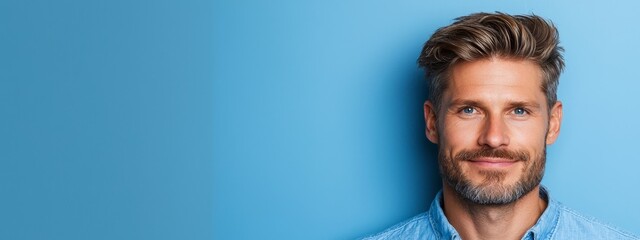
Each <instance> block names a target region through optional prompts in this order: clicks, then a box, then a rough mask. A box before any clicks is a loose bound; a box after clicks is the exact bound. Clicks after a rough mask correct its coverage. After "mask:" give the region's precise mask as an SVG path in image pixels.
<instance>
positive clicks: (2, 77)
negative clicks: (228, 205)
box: [0, 0, 214, 240]
mask: <svg viewBox="0 0 640 240" xmlns="http://www.w3.org/2000/svg"><path fill="white" fill-rule="evenodd" d="M213 21H214V20H213V4H212V3H210V2H208V1H124V0H123V1H80V0H66V1H11V0H2V1H0V114H1V115H0V116H1V117H0V239H7V240H17V239H29V240H31V239H33V240H40V239H211V238H213V228H212V225H213V220H212V219H213V217H212V216H213V207H212V206H213V204H212V202H213V184H212V180H213V179H212V175H213V163H212V159H213V158H214V157H213V147H212V146H213V121H214V117H213V101H214V99H213V97H212V96H213V80H212V79H213V78H214V77H213V67H212V65H213V55H214V53H213V42H214V41H213Z"/></svg>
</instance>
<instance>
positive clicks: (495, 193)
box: [438, 146, 546, 205]
mask: <svg viewBox="0 0 640 240" xmlns="http://www.w3.org/2000/svg"><path fill="white" fill-rule="evenodd" d="M444 152H445V151H443V149H440V151H438V162H439V165H440V174H441V175H442V178H443V179H444V181H445V182H446V184H448V185H449V186H451V187H452V188H453V189H454V190H455V191H456V192H457V193H458V195H459V196H460V197H462V199H464V200H465V201H467V202H470V203H475V204H480V205H505V204H510V203H513V202H515V201H516V200H518V199H520V198H521V197H522V196H524V195H525V194H527V193H529V192H531V191H532V190H533V189H534V188H535V187H536V186H538V185H539V184H540V182H541V181H542V176H543V175H544V166H545V161H546V146H544V147H543V152H542V154H539V155H536V156H535V158H534V159H532V158H531V156H530V154H528V153H527V152H525V151H510V150H505V149H487V148H483V149H479V150H463V151H461V152H460V153H458V154H456V155H455V156H454V157H453V158H451V157H449V156H446V155H444V154H443V153H444ZM478 157H497V158H506V159H511V160H514V161H518V162H522V163H523V165H524V167H523V168H522V173H521V175H520V179H518V180H517V181H516V182H515V183H513V184H505V183H504V180H505V178H506V177H507V174H508V172H507V171H504V170H480V171H479V174H480V175H482V176H483V177H484V179H483V180H482V182H480V183H479V184H474V183H473V182H472V181H471V179H469V177H468V176H465V174H464V173H463V172H462V166H461V164H460V163H461V162H462V161H468V160H472V159H475V158H478Z"/></svg>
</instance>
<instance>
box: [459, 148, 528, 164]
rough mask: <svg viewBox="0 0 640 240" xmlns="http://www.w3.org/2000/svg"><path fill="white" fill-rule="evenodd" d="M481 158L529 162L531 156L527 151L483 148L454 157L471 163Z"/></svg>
mask: <svg viewBox="0 0 640 240" xmlns="http://www.w3.org/2000/svg"><path fill="white" fill-rule="evenodd" d="M480 157H491V158H506V159H511V160H514V161H529V158H530V156H529V154H528V153H527V152H525V151H511V150H507V149H490V148H482V149H478V150H462V151H460V152H459V153H458V154H456V155H455V156H454V158H453V159H454V160H457V161H469V160H472V159H476V158H480Z"/></svg>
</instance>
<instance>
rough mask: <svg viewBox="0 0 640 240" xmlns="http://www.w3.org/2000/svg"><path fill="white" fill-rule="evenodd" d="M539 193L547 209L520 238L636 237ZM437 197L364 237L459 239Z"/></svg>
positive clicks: (534, 239)
mask: <svg viewBox="0 0 640 240" xmlns="http://www.w3.org/2000/svg"><path fill="white" fill-rule="evenodd" d="M540 197H542V198H544V199H546V200H547V202H548V204H547V209H545V210H544V212H543V213H542V215H541V216H540V218H539V219H538V221H537V222H536V224H535V225H533V227H531V228H530V229H529V230H528V231H527V232H526V233H525V234H524V236H522V239H526V240H538V239H640V238H638V237H636V236H634V235H631V234H630V233H626V232H623V231H621V230H618V229H616V228H614V227H612V226H609V225H606V224H603V223H601V222H599V221H597V220H596V219H593V218H589V217H585V216H583V215H580V214H578V213H577V212H575V211H573V210H571V209H569V208H567V207H565V206H564V205H562V204H561V203H559V202H556V201H555V200H553V199H552V198H550V197H549V194H548V193H547V190H546V189H545V188H544V187H540ZM441 201H442V191H440V192H438V194H437V195H436V198H435V199H434V200H433V202H432V203H431V207H430V208H429V211H427V212H425V213H422V214H420V215H417V216H415V217H413V218H411V219H409V220H407V221H404V222H402V223H399V224H397V225H395V226H393V227H390V228H389V229H387V230H385V231H383V232H381V233H379V234H376V235H373V236H370V237H367V238H364V239H461V238H460V235H458V232H457V231H456V230H455V229H454V228H453V226H451V224H449V221H448V220H447V217H446V216H445V215H444V212H443V210H442V207H441V204H440V203H441Z"/></svg>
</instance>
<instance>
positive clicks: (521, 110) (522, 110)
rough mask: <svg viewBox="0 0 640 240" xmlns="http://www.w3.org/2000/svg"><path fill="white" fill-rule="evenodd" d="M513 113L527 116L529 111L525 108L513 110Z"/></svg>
mask: <svg viewBox="0 0 640 240" xmlns="http://www.w3.org/2000/svg"><path fill="white" fill-rule="evenodd" d="M513 113H514V114H516V115H525V114H527V110H524V108H516V109H513Z"/></svg>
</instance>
